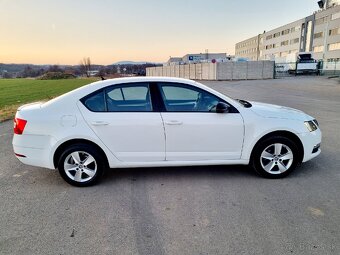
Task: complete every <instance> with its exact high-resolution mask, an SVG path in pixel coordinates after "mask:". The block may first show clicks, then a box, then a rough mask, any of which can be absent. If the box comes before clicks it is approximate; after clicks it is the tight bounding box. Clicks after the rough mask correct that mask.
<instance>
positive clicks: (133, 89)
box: [105, 83, 152, 112]
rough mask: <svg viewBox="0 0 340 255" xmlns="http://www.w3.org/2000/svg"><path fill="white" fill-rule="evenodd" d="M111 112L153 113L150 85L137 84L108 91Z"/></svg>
mask: <svg viewBox="0 0 340 255" xmlns="http://www.w3.org/2000/svg"><path fill="white" fill-rule="evenodd" d="M105 98H106V105H107V110H108V111H109V112H151V111H152V105H151V99H150V91H149V84H147V83H138V84H137V83H136V84H126V85H118V86H113V87H111V88H109V89H107V90H106V96H105Z"/></svg>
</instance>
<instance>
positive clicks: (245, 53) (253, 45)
mask: <svg viewBox="0 0 340 255" xmlns="http://www.w3.org/2000/svg"><path fill="white" fill-rule="evenodd" d="M262 44H263V36H262V35H257V36H254V37H252V38H249V39H247V40H244V41H242V42H239V43H237V44H236V46H235V56H236V57H241V58H247V59H249V60H260V45H262Z"/></svg>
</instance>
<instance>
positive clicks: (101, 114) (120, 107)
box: [79, 83, 165, 162]
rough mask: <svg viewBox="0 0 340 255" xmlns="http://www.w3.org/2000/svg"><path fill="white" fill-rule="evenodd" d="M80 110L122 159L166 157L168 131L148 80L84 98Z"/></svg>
mask: <svg viewBox="0 0 340 255" xmlns="http://www.w3.org/2000/svg"><path fill="white" fill-rule="evenodd" d="M79 108H80V109H81V112H82V114H83V116H84V118H85V120H86V121H87V123H88V125H89V126H90V127H91V129H92V130H93V131H94V132H95V133H96V135H97V136H98V137H99V138H100V139H101V140H102V142H103V143H104V144H105V145H106V146H107V147H108V148H109V149H110V150H111V152H112V153H113V154H114V155H115V156H116V157H117V158H118V159H119V160H121V161H126V162H153V161H164V160H165V134H164V127H163V122H162V118H161V115H160V113H159V112H154V111H153V104H152V101H151V95H150V86H149V84H148V83H128V84H121V85H113V86H110V87H107V88H104V89H102V90H99V91H97V92H95V93H92V94H90V95H89V96H87V97H85V98H83V99H82V100H81V103H80V107H79Z"/></svg>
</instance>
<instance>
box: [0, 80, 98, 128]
mask: <svg viewBox="0 0 340 255" xmlns="http://www.w3.org/2000/svg"><path fill="white" fill-rule="evenodd" d="M93 81H94V79H67V80H34V79H0V121H4V120H7V119H11V118H13V117H14V115H15V112H16V110H17V108H18V107H19V106H20V105H23V104H26V103H31V102H35V101H40V100H48V99H51V98H53V97H56V96H59V95H61V94H64V93H66V92H68V91H70V90H73V89H75V88H78V87H81V86H83V85H86V84H89V83H91V82H93Z"/></svg>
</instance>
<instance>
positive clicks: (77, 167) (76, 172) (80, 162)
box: [64, 151, 97, 182]
mask: <svg viewBox="0 0 340 255" xmlns="http://www.w3.org/2000/svg"><path fill="white" fill-rule="evenodd" d="M64 170H65V173H66V175H67V176H68V177H69V178H70V179H71V180H73V181H76V182H87V181H89V180H91V179H92V178H93V177H94V176H95V175H96V172H97V162H96V160H95V158H94V157H93V156H92V155H91V154H89V153H87V152H84V151H74V152H72V153H71V154H69V155H68V156H67V157H66V158H65V161H64Z"/></svg>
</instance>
